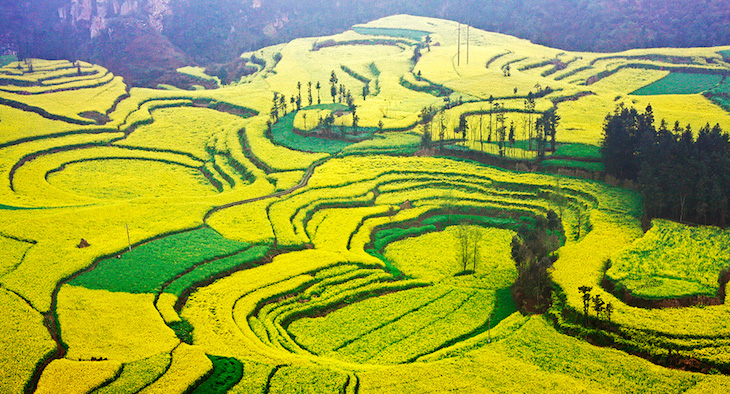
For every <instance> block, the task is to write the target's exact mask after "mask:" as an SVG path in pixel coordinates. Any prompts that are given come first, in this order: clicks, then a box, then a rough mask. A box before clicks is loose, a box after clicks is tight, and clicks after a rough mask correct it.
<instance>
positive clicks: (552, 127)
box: [542, 107, 560, 153]
mask: <svg viewBox="0 0 730 394" xmlns="http://www.w3.org/2000/svg"><path fill="white" fill-rule="evenodd" d="M542 117H543V127H544V128H545V135H546V136H549V137H550V151H551V152H553V153H555V136H556V134H557V132H558V124H559V123H560V116H558V114H556V113H555V107H552V108H550V109H548V110H547V111H545V113H543V115H542Z"/></svg>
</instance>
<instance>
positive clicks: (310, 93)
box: [307, 81, 312, 105]
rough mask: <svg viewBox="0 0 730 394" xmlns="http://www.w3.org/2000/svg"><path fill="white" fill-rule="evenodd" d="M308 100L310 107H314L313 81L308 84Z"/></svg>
mask: <svg viewBox="0 0 730 394" xmlns="http://www.w3.org/2000/svg"><path fill="white" fill-rule="evenodd" d="M307 99H308V102H309V105H312V81H309V82H307Z"/></svg>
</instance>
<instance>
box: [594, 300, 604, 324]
mask: <svg viewBox="0 0 730 394" xmlns="http://www.w3.org/2000/svg"><path fill="white" fill-rule="evenodd" d="M605 305H606V303H605V302H604V301H603V300H602V299H601V295H600V294H596V295H595V296H593V310H595V311H596V317H598V318H599V319H600V318H601V312H603V309H604V306H605Z"/></svg>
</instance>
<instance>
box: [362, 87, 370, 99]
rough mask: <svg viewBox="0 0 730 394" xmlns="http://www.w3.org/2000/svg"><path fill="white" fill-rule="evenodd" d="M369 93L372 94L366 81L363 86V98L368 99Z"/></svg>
mask: <svg viewBox="0 0 730 394" xmlns="http://www.w3.org/2000/svg"><path fill="white" fill-rule="evenodd" d="M369 94H370V85H369V84H367V83H366V84H365V85H363V87H362V99H363V100H365V99H367V97H368V95H369Z"/></svg>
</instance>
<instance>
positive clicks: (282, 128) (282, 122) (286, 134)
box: [271, 112, 353, 153]
mask: <svg viewBox="0 0 730 394" xmlns="http://www.w3.org/2000/svg"><path fill="white" fill-rule="evenodd" d="M295 117H296V112H292V113H289V114H287V115H286V116H284V117H282V118H281V119H279V121H278V122H276V124H274V125H273V126H272V128H271V138H272V139H273V140H274V142H275V143H276V144H278V145H281V146H284V147H287V148H289V149H294V150H298V151H304V152H321V153H337V152H339V151H341V150H342V149H344V148H346V147H348V146H350V145H352V144H353V142H350V141H340V140H331V139H325V138H318V137H314V136H308V135H300V134H297V133H294V131H292V128H293V127H294V118H295ZM335 129H337V127H335Z"/></svg>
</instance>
